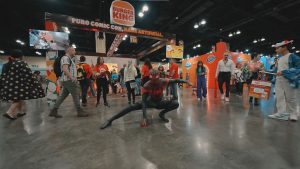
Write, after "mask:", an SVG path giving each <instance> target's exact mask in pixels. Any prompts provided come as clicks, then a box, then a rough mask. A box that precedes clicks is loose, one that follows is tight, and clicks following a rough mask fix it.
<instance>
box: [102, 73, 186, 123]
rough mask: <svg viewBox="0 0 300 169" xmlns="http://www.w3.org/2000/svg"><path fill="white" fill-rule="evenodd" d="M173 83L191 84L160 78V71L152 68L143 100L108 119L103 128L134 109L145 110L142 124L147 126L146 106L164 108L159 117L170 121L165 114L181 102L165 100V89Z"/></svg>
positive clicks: (143, 91) (179, 80)
mask: <svg viewBox="0 0 300 169" xmlns="http://www.w3.org/2000/svg"><path fill="white" fill-rule="evenodd" d="M173 83H188V84H189V85H191V84H190V83H189V82H187V81H185V80H181V79H174V80H173V79H160V78H159V72H158V71H157V70H154V69H152V70H151V72H150V81H148V82H147V83H146V84H145V85H144V87H143V88H142V101H141V102H137V103H136V104H134V105H131V106H129V107H127V108H125V109H123V110H122V111H121V112H120V113H118V114H116V115H115V116H113V117H112V118H110V119H109V120H108V121H106V122H105V123H104V124H103V125H102V126H101V129H105V128H107V127H109V126H111V124H112V122H113V121H114V120H117V119H118V118H120V117H123V116H125V115H126V114H128V113H130V112H131V111H134V110H143V122H142V124H141V125H142V126H147V125H148V120H147V114H146V108H156V109H160V110H162V111H161V112H160V113H159V117H160V118H161V119H162V121H164V122H166V123H167V122H169V120H168V119H166V118H165V114H166V113H167V112H169V111H172V110H175V109H177V108H178V106H179V104H178V100H163V91H164V89H165V88H166V86H167V85H168V84H173Z"/></svg>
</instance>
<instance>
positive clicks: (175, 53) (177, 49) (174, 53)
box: [166, 45, 183, 59]
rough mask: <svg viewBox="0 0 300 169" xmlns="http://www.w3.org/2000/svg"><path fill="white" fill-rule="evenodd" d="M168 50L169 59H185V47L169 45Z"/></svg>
mask: <svg viewBox="0 0 300 169" xmlns="http://www.w3.org/2000/svg"><path fill="white" fill-rule="evenodd" d="M166 49H167V51H166V57H167V58H176V59H182V58H183V46H176V45H167V47H166Z"/></svg>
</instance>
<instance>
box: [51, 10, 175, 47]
mask: <svg viewBox="0 0 300 169" xmlns="http://www.w3.org/2000/svg"><path fill="white" fill-rule="evenodd" d="M116 24H117V23H116ZM45 27H46V30H48V31H56V32H63V31H64V30H63V27H69V28H75V29H81V30H87V31H95V32H107V33H113V34H119V33H124V34H127V35H129V36H137V37H143V38H150V39H155V40H163V41H167V40H168V39H170V38H176V35H175V34H169V33H163V32H158V31H151V30H145V29H139V28H134V27H128V26H121V25H113V24H108V23H101V22H99V21H94V20H87V19H82V18H77V17H73V16H67V15H60V14H53V13H47V12H46V13H45Z"/></svg>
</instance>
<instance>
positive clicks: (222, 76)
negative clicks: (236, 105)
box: [218, 72, 231, 97]
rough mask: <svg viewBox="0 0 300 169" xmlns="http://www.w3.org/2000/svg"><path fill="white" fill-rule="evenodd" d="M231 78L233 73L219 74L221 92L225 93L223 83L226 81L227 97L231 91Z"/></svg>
mask: <svg viewBox="0 0 300 169" xmlns="http://www.w3.org/2000/svg"><path fill="white" fill-rule="evenodd" d="M230 79H231V73H230V72H220V73H219V76H218V83H219V90H220V92H221V94H224V91H223V84H224V83H225V86H226V95H225V96H226V97H229V92H230Z"/></svg>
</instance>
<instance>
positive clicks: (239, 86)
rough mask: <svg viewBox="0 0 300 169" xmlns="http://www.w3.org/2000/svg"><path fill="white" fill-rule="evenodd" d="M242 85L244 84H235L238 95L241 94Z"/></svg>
mask: <svg viewBox="0 0 300 169" xmlns="http://www.w3.org/2000/svg"><path fill="white" fill-rule="evenodd" d="M243 85H244V82H237V83H236V89H237V93H238V94H239V95H242V94H243Z"/></svg>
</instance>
